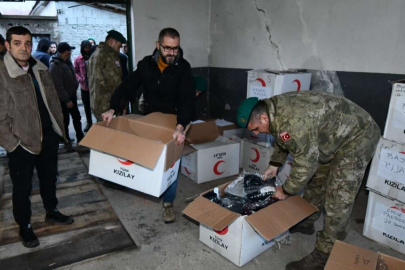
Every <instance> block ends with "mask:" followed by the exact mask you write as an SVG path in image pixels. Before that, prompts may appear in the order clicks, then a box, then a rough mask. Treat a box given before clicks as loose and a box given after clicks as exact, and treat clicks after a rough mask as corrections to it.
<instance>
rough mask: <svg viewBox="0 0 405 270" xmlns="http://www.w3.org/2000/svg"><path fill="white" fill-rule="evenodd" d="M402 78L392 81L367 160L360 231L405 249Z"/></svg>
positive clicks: (404, 95) (404, 102) (404, 97)
mask: <svg viewBox="0 0 405 270" xmlns="http://www.w3.org/2000/svg"><path fill="white" fill-rule="evenodd" d="M404 83H405V81H401V82H396V83H394V84H393V88H392V94H391V101H390V107H389V112H388V116H387V122H386V126H385V130H384V136H383V138H381V139H380V142H379V143H378V146H377V149H376V153H375V155H374V158H373V161H372V163H371V169H370V173H369V177H368V180H367V188H368V189H369V190H370V191H371V192H370V195H369V201H368V206H367V215H366V220H365V225H364V230H363V234H364V235H365V236H366V237H368V238H370V239H373V240H375V241H377V242H380V243H381V244H384V245H386V246H388V247H390V248H392V249H395V250H397V251H399V252H402V253H405V133H404V132H405V84H404Z"/></svg>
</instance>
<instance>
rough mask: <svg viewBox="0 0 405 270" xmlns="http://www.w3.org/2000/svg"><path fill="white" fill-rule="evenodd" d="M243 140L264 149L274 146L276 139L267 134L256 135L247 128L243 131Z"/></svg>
mask: <svg viewBox="0 0 405 270" xmlns="http://www.w3.org/2000/svg"><path fill="white" fill-rule="evenodd" d="M243 139H245V140H247V141H249V142H252V143H254V144H258V145H260V146H264V147H270V146H274V144H275V143H276V138H274V137H273V136H272V135H270V134H267V133H259V134H257V135H256V134H254V133H253V132H252V131H250V130H249V129H247V128H244V129H243Z"/></svg>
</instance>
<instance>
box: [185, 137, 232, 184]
mask: <svg viewBox="0 0 405 270" xmlns="http://www.w3.org/2000/svg"><path fill="white" fill-rule="evenodd" d="M191 147H193V148H194V149H195V150H196V151H195V152H193V153H191V154H188V155H185V156H183V157H182V159H181V173H182V174H184V175H185V176H187V177H188V178H190V179H191V180H193V181H194V182H196V183H197V184H200V183H205V182H208V181H212V180H216V179H220V178H224V177H228V176H231V175H236V174H238V173H239V148H240V146H239V143H237V142H235V141H232V140H229V139H227V138H225V137H222V136H218V137H217V138H216V139H215V141H212V142H207V143H201V144H193V145H191Z"/></svg>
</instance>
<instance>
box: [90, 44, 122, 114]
mask: <svg viewBox="0 0 405 270" xmlns="http://www.w3.org/2000/svg"><path fill="white" fill-rule="evenodd" d="M87 77H88V80H89V90H90V107H91V110H92V111H93V114H94V116H95V117H96V119H97V121H102V120H103V119H102V117H101V114H102V113H104V112H105V111H107V110H108V109H109V108H110V99H111V96H112V94H113V93H114V90H115V89H116V88H117V87H118V86H119V85H120V84H121V81H122V69H121V65H120V57H119V52H117V51H115V50H114V49H113V48H112V47H111V46H109V45H108V44H107V43H105V42H100V45H99V46H98V47H97V50H96V51H95V52H94V53H93V55H92V56H91V57H90V59H89V61H88V62H87Z"/></svg>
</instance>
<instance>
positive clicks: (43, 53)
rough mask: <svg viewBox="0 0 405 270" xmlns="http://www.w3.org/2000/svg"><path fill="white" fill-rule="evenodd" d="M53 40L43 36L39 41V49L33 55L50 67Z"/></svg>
mask: <svg viewBox="0 0 405 270" xmlns="http://www.w3.org/2000/svg"><path fill="white" fill-rule="evenodd" d="M50 47H51V41H50V40H49V39H47V38H43V39H41V40H40V41H39V42H38V46H37V50H36V52H34V54H33V55H32V56H34V57H35V58H36V59H38V60H39V61H41V62H42V63H44V65H45V66H46V67H47V68H49V61H50V60H51V49H50Z"/></svg>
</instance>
